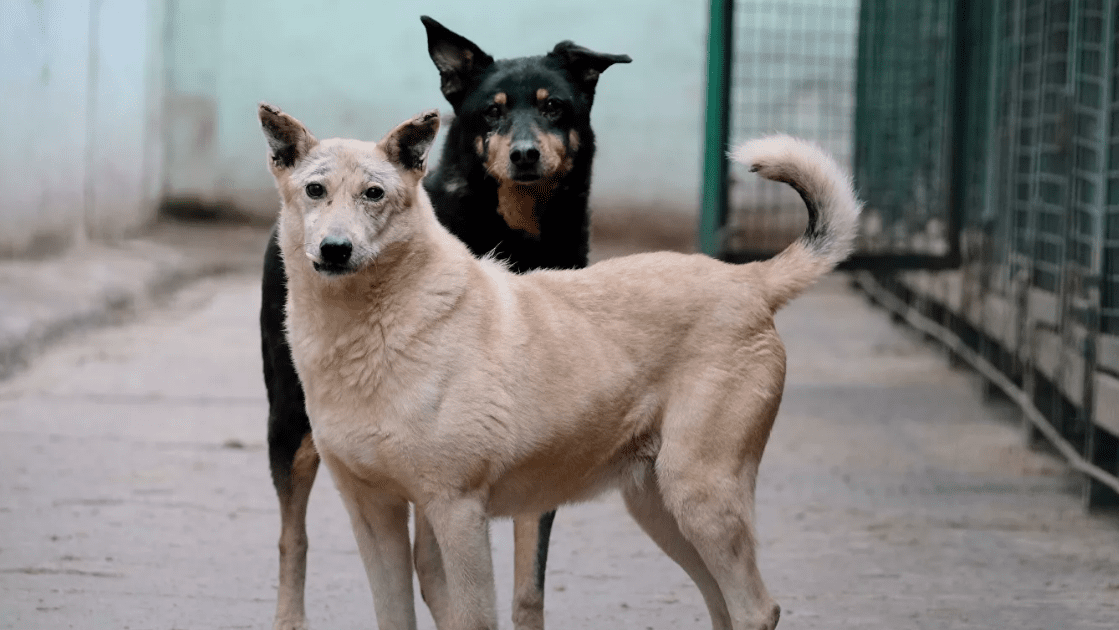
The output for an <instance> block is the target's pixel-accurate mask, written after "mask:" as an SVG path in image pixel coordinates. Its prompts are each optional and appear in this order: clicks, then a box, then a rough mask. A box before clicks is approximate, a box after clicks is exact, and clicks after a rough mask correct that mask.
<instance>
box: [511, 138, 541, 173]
mask: <svg viewBox="0 0 1119 630" xmlns="http://www.w3.org/2000/svg"><path fill="white" fill-rule="evenodd" d="M509 161H510V162H512V163H513V166H519V167H522V168H523V167H527V166H533V165H534V164H536V163H537V162H539V161H540V151H539V150H538V149H537V148H536V145H535V144H533V143H532V142H515V143H513V146H511V147H510V148H509Z"/></svg>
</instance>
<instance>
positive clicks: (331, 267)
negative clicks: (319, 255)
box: [312, 262, 357, 276]
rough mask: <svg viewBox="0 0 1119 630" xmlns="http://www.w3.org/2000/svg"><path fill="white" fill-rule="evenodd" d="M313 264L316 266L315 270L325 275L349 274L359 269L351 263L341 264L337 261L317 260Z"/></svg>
mask: <svg viewBox="0 0 1119 630" xmlns="http://www.w3.org/2000/svg"><path fill="white" fill-rule="evenodd" d="M312 264H313V266H314V267H315V271H317V272H319V273H321V274H322V275H324V276H348V275H350V274H351V273H353V272H355V271H357V269H355V268H354V267H353V266H351V265H339V264H337V263H329V262H316V263H312Z"/></svg>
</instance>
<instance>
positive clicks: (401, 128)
mask: <svg viewBox="0 0 1119 630" xmlns="http://www.w3.org/2000/svg"><path fill="white" fill-rule="evenodd" d="M438 132H439V110H437V109H429V110H427V111H426V112H423V113H421V114H418V115H417V116H415V117H414V118H412V119H411V120H408V121H405V122H403V123H401V124H400V125H398V126H397V127H396V129H393V130H392V131H390V132H388V134H387V135H385V137H384V138H382V139H381V141H380V142H378V143H377V146H379V147H381V150H382V151H384V152H385V155H386V156H387V157H388V159H389V162H392V163H393V164H396V165H397V166H399V167H401V168H402V169H404V170H405V171H415V172H418V173H419V174H420V175H423V172H424V167H425V165H426V162H427V153H428V151H430V150H431V144H432V143H433V142H435V134H436V133H438Z"/></svg>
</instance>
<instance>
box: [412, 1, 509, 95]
mask: <svg viewBox="0 0 1119 630" xmlns="http://www.w3.org/2000/svg"><path fill="white" fill-rule="evenodd" d="M420 21H421V22H423V24H424V28H426V29H427V52H428V54H429V55H431V60H432V61H433V62H435V67H436V68H438V69H439V79H440V82H441V86H440V87H441V88H442V90H443V96H445V97H446V98H447V102H449V103H450V104H451V107H454V108H455V110H456V111H457V110H458V106H459V104H460V103H461V102H462V97H463V95H464V92H465V91H466V87H467V85H469V83H470V79H471V78H472V77H473V76H475V75H476V74H477V73H479V72H481V71H483V70H485V69H486V68H488V67H490V65H491V64H493V57H491V56H489V55H487V54H486V53H484V52H482V49H481V48H478V46H476V45H475V44H474V42H472V41H470V40H469V39H466V38H465V37H463V36H462V35H459V34H458V33H455V32H454V31H451V30H450V29H448V28H447V27H445V26H443V25H442V24H440V23H439V22H436V21H435V20H433V19H431V18H429V17H428V16H426V15H421V16H420Z"/></svg>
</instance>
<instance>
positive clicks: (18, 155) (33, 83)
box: [0, 0, 163, 255]
mask: <svg viewBox="0 0 1119 630" xmlns="http://www.w3.org/2000/svg"><path fill="white" fill-rule="evenodd" d="M162 17H163V4H162V2H150V3H149V2H145V1H144V0H69V1H66V0H4V1H3V2H0V59H2V60H3V62H2V63H0V147H3V149H2V150H0V190H3V191H4V193H3V194H2V195H0V255H13V254H28V253H30V254H37V253H49V252H50V251H54V250H57V249H58V248H60V247H62V246H64V245H65V244H67V243H70V242H73V241H75V240H79V241H80V240H82V239H85V238H88V237H96V238H105V237H108V238H112V237H116V236H119V235H121V234H124V233H126V232H127V231H129V230H132V229H134V228H136V227H138V226H141V225H143V224H144V223H146V222H147V221H149V220H150V219H151V218H152V217H153V216H154V214H155V206H156V195H157V192H158V181H159V173H160V168H159V160H160V158H161V151H160V150H159V143H160V134H159V122H160V112H161V86H162V81H161V79H160V74H161V72H162V60H161V50H162V47H161V46H160V45H159V38H160V36H161V26H162V23H163V19H162Z"/></svg>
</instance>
